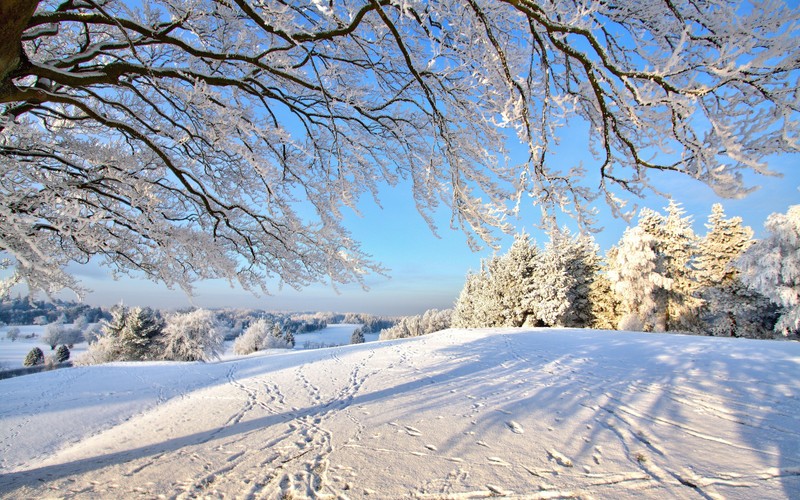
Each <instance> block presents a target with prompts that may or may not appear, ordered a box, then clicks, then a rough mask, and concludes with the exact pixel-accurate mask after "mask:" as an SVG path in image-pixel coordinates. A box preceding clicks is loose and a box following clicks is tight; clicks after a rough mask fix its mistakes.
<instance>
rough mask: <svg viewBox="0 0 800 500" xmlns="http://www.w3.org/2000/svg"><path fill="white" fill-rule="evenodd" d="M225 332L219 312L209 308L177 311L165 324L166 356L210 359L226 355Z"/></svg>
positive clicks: (171, 358)
mask: <svg viewBox="0 0 800 500" xmlns="http://www.w3.org/2000/svg"><path fill="white" fill-rule="evenodd" d="M222 342H223V336H222V331H221V330H220V329H219V327H218V322H217V318H216V315H215V314H214V313H213V312H211V311H209V310H206V309H198V310H196V311H192V312H189V313H176V314H173V315H172V316H170V317H169V318H168V319H167V324H166V327H164V352H163V359H166V360H172V361H208V360H210V359H212V358H219V356H220V355H221V354H222Z"/></svg>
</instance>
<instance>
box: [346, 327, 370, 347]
mask: <svg viewBox="0 0 800 500" xmlns="http://www.w3.org/2000/svg"><path fill="white" fill-rule="evenodd" d="M366 340H367V339H366V338H364V329H363V328H356V329H355V330H353V333H352V334H351V335H350V343H351V344H363V343H364V342H366Z"/></svg>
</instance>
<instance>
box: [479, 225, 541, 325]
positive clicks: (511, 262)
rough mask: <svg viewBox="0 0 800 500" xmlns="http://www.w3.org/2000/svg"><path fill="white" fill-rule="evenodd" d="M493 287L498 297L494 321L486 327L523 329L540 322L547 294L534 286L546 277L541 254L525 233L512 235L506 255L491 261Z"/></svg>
mask: <svg viewBox="0 0 800 500" xmlns="http://www.w3.org/2000/svg"><path fill="white" fill-rule="evenodd" d="M490 276H491V282H492V288H493V289H494V290H495V296H496V297H497V298H498V300H497V304H496V306H495V307H497V310H495V311H494V317H495V318H496V319H495V321H494V323H493V324H489V325H486V326H523V325H526V324H532V323H535V322H536V320H540V319H542V314H543V307H542V301H544V300H545V299H546V298H547V297H548V294H547V293H546V292H545V291H543V290H542V291H540V293H539V294H538V296H537V297H533V294H534V293H535V290H536V289H537V286H538V285H540V284H541V282H542V279H544V278H545V276H546V271H545V270H544V269H542V252H541V251H540V250H539V248H538V247H537V246H536V242H534V241H531V239H530V236H528V234H527V233H519V234H517V235H515V236H514V243H512V244H511V247H510V248H509V249H508V252H507V253H506V254H505V255H503V256H502V257H500V258H499V259H497V260H496V261H495V262H494V266H493V268H491V269H490Z"/></svg>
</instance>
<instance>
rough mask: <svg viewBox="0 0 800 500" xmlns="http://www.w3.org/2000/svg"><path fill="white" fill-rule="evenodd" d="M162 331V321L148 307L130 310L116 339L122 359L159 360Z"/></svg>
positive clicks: (159, 316) (157, 314)
mask: <svg viewBox="0 0 800 500" xmlns="http://www.w3.org/2000/svg"><path fill="white" fill-rule="evenodd" d="M163 329H164V320H163V319H162V317H161V315H160V314H159V313H158V312H157V311H154V310H153V309H150V308H149V307H145V308H141V307H134V308H133V309H131V310H130V311H129V312H128V314H127V315H126V317H125V326H124V328H123V329H122V331H121V332H120V333H119V336H118V337H117V339H118V342H119V345H120V351H121V356H122V359H124V360H146V359H159V358H160V357H161V342H162V340H163V339H162V331H163Z"/></svg>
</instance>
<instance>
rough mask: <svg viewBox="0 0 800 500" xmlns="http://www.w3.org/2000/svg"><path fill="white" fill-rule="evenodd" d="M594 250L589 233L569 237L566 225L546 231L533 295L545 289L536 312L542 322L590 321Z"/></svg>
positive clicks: (570, 323) (595, 267)
mask: <svg viewBox="0 0 800 500" xmlns="http://www.w3.org/2000/svg"><path fill="white" fill-rule="evenodd" d="M597 252H598V248H597V245H596V244H595V242H594V240H593V239H592V237H591V236H588V235H575V236H573V235H571V234H570V232H569V230H568V229H567V228H564V229H554V230H552V231H551V232H550V241H549V242H548V244H547V245H545V249H544V253H543V254H542V259H541V262H542V269H541V273H542V275H543V281H538V280H537V281H538V285H539V286H538V287H536V288H537V289H539V290H538V292H537V293H536V294H534V295H540V296H541V295H542V292H543V291H547V292H548V295H547V300H543V301H541V303H540V304H541V305H540V307H539V311H538V316H539V317H540V318H541V319H542V320H543V322H544V323H545V324H550V325H560V326H571V327H586V326H589V325H590V324H591V323H592V321H593V313H592V306H591V302H590V300H589V293H590V290H591V285H592V282H593V281H594V278H595V275H596V273H597V270H598V268H599V261H600V258H599V256H598V254H597ZM542 289H543V290H542ZM553 318H555V319H553ZM549 320H552V321H549Z"/></svg>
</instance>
